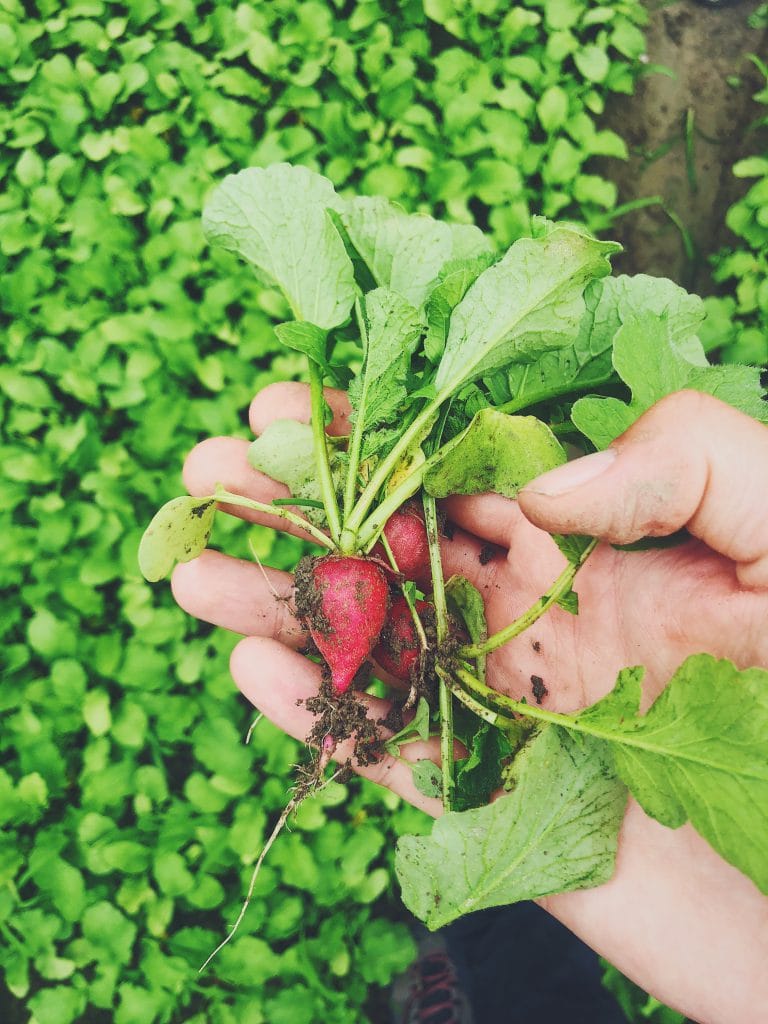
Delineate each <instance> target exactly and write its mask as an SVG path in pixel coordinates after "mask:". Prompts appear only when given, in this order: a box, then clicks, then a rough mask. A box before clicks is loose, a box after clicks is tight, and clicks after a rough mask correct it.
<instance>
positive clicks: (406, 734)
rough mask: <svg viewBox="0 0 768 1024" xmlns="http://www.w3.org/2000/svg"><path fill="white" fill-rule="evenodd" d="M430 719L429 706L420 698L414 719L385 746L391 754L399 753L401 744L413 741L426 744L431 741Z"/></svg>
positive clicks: (391, 737)
mask: <svg viewBox="0 0 768 1024" xmlns="http://www.w3.org/2000/svg"><path fill="white" fill-rule="evenodd" d="M429 718H430V715H429V704H428V703H427V701H426V699H425V698H424V697H419V702H418V704H417V705H416V713H415V714H414V716H413V718H412V719H411V720H410V722H408V723H407V724H406V725H404V726H403V728H402V729H401V730H400V731H399V732H396V733H395V735H394V736H390V738H389V739H388V740H387V742H386V744H385V745H386V747H387V749H388V750H389V752H390V753H397V751H398V748H399V747H400V745H401V744H403V743H407V742H409V741H411V740H417V739H419V740H423V741H424V742H425V743H426V741H427V740H428V739H429Z"/></svg>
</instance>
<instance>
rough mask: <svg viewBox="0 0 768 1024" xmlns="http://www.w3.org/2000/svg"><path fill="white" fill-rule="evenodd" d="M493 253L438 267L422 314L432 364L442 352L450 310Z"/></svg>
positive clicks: (426, 346)
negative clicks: (436, 277) (434, 281)
mask: <svg viewBox="0 0 768 1024" xmlns="http://www.w3.org/2000/svg"><path fill="white" fill-rule="evenodd" d="M493 258H494V257H493V254H492V253H490V252H486V253H481V254H480V255H479V256H475V257H472V258H470V259H461V260H451V261H450V262H448V263H446V264H445V266H444V267H443V268H442V269H441V271H440V274H439V279H438V284H436V285H435V287H434V288H433V289H432V291H431V292H430V293H429V296H428V297H427V301H426V304H425V307H424V313H425V316H426V319H427V334H426V337H425V339H424V352H425V354H426V356H427V359H429V360H430V362H433V363H436V362H438V360H439V359H440V356H441V355H442V354H443V349H444V348H445V339H446V337H447V336H448V327H449V324H450V320H451V313H452V311H453V309H454V307H455V306H457V305H458V303H459V302H461V300H462V299H463V298H464V296H465V295H466V293H467V289H468V288H469V286H470V285H471V284H472V283H473V282H474V281H476V280H477V278H478V277H479V276H480V274H482V272H483V271H484V270H487V269H488V267H489V266H490V265H491V264H492V263H493Z"/></svg>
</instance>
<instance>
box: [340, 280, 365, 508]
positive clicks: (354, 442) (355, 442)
mask: <svg viewBox="0 0 768 1024" xmlns="http://www.w3.org/2000/svg"><path fill="white" fill-rule="evenodd" d="M355 314H356V315H357V323H358V326H359V328H360V337H361V339H362V342H363V352H366V353H367V351H368V336H367V332H366V327H365V318H364V316H363V311H362V309H361V307H360V298H359V297H358V298H356V299H355ZM367 402H368V377H367V375H364V376H363V390H362V394H361V396H360V403H359V405H358V409H357V415H356V417H355V426H354V430H353V432H352V437H351V440H350V442H349V448H348V449H347V451H348V453H349V461H348V464H347V479H346V484H345V487H344V521H345V522H346V521H347V520H348V519H349V515H350V513H351V511H352V508H353V506H354V503H355V486H356V484H357V474H358V470H359V468H360V451H361V449H362V446H363V427H364V424H365V407H366V404H367Z"/></svg>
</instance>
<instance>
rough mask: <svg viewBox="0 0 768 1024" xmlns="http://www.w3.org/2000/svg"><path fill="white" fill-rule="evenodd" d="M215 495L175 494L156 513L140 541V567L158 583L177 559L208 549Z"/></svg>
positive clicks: (188, 558)
mask: <svg viewBox="0 0 768 1024" xmlns="http://www.w3.org/2000/svg"><path fill="white" fill-rule="evenodd" d="M215 514H216V503H215V501H214V499H213V498H191V497H187V496H186V495H182V496H181V497H179V498H172V499H171V500H170V501H169V502H166V504H165V505H163V507H162V508H161V509H160V510H159V511H158V512H156V513H155V516H154V517H153V519H152V522H151V523H150V524H149V526H148V527H147V528H146V530H145V531H144V535H143V537H142V538H141V542H140V544H139V569H140V570H141V572H142V575H143V576H144V578H145V579H147V580H149V582H150V583H155V582H157V580H161V579H162V578H163V577H164V576H167V575H168V573H169V572H170V571H171V569H172V568H173V566H174V565H175V563H176V562H189V561H191V559H193V558H197V556H198V555H199V554H200V553H201V552H202V551H204V550H205V546H206V544H207V543H208V538H209V537H210V535H211V529H212V528H213V518H214V516H215Z"/></svg>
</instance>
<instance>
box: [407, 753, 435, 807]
mask: <svg viewBox="0 0 768 1024" xmlns="http://www.w3.org/2000/svg"><path fill="white" fill-rule="evenodd" d="M411 772H412V773H413V784H414V786H415V787H416V789H418V791H419V792H420V793H423V794H424V796H430V797H435V798H436V799H439V798H440V796H441V795H442V792H443V776H442V773H441V771H440V769H439V768H438V767H437V765H436V764H435V762H434V761H429V760H427V759H426V758H423V759H422V760H420V761H416V762H415V763H414V764H413V765H412V766H411Z"/></svg>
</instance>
